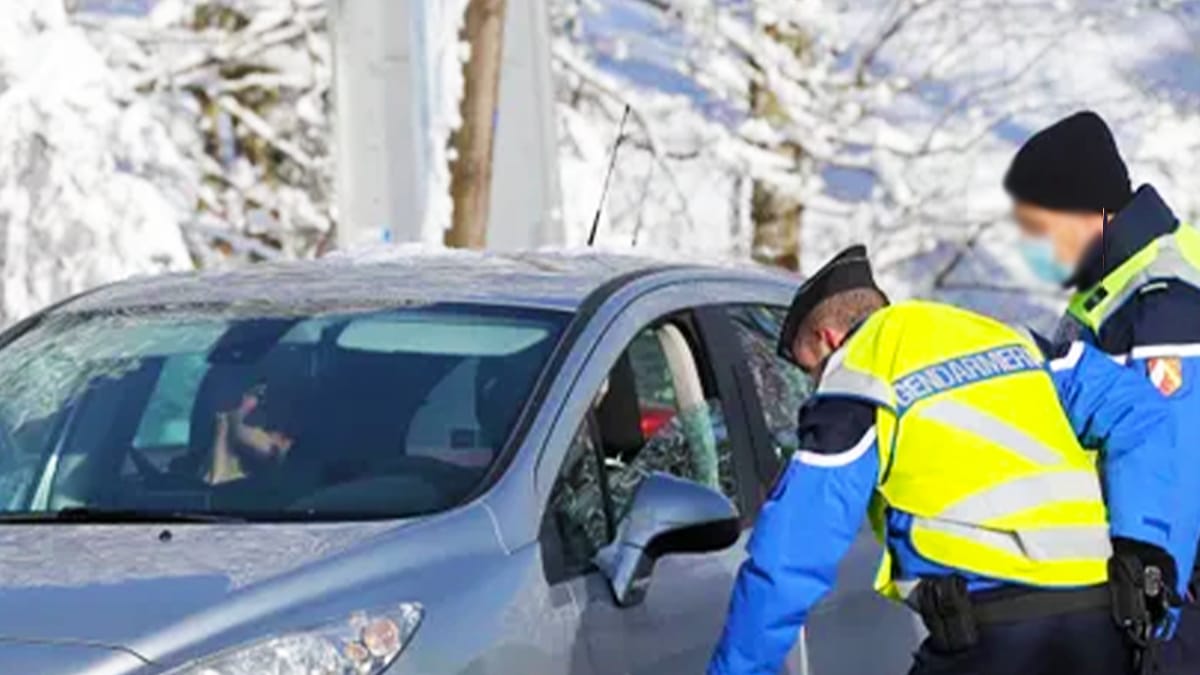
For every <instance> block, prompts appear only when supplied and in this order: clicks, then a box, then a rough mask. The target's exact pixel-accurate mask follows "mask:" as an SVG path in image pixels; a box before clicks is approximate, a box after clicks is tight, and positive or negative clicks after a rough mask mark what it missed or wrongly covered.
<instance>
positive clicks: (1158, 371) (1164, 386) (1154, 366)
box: [1146, 356, 1183, 396]
mask: <svg viewBox="0 0 1200 675" xmlns="http://www.w3.org/2000/svg"><path fill="white" fill-rule="evenodd" d="M1146 369H1147V371H1148V372H1149V374H1150V383H1151V384H1153V385H1154V386H1155V387H1156V388H1157V389H1158V391H1159V392H1161V393H1162V395H1163V396H1170V395H1172V394H1174V393H1175V392H1177V391H1179V390H1180V389H1182V388H1183V361H1182V360H1181V359H1180V358H1179V357H1178V356H1165V357H1158V358H1153V359H1149V360H1147V361H1146Z"/></svg>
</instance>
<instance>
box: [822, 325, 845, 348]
mask: <svg viewBox="0 0 1200 675" xmlns="http://www.w3.org/2000/svg"><path fill="white" fill-rule="evenodd" d="M817 335H818V337H820V339H821V342H822V343H823V344H824V345H825V346H826V347H828V348H829V352H830V353H833V352H836V351H837V350H838V349H839V348H840V347H841V346H842V343H843V342H845V341H846V333H845V332H843V331H840V330H838V329H836V328H833V327H831V326H822V327H821V328H818V329H817Z"/></svg>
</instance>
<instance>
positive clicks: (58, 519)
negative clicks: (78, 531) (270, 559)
mask: <svg viewBox="0 0 1200 675" xmlns="http://www.w3.org/2000/svg"><path fill="white" fill-rule="evenodd" d="M244 522H246V519H245V518H241V517H238V516H233V515H229V514H223V513H205V512H202V511H201V512H196V511H150V510H141V509H96V508H90V507H70V508H65V509H59V510H57V511H24V512H18V513H0V523H244Z"/></svg>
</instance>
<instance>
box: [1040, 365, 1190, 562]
mask: <svg viewBox="0 0 1200 675" xmlns="http://www.w3.org/2000/svg"><path fill="white" fill-rule="evenodd" d="M1062 351H1063V352H1064V353H1063V355H1062V356H1060V357H1059V358H1055V359H1053V360H1051V361H1050V371H1051V376H1052V377H1053V379H1054V383H1055V386H1056V387H1057V389H1058V393H1059V399H1060V400H1061V401H1062V406H1063V409H1064V410H1065V411H1066V413H1067V416H1068V417H1069V418H1070V420H1071V426H1072V427H1073V428H1074V430H1075V434H1076V435H1077V436H1078V437H1079V439H1080V441H1081V442H1082V443H1083V444H1084V445H1085V446H1086V447H1090V448H1096V449H1098V450H1099V451H1100V453H1101V455H1100V468H1101V473H1102V475H1103V478H1104V490H1105V502H1106V503H1107V505H1108V511H1109V522H1110V531H1111V532H1112V536H1114V537H1124V538H1127V539H1136V540H1138V541H1142V542H1145V543H1148V544H1153V545H1155V546H1159V547H1161V548H1164V549H1166V548H1168V542H1169V540H1170V538H1171V531H1172V528H1173V527H1175V526H1176V521H1177V519H1178V517H1179V510H1178V509H1177V508H1176V501H1177V495H1176V494H1175V492H1176V489H1175V488H1176V485H1177V481H1176V479H1175V476H1176V467H1177V464H1178V459H1179V451H1178V450H1177V448H1176V432H1175V419H1174V416H1173V415H1172V414H1171V411H1170V409H1169V408H1168V407H1167V405H1166V402H1165V401H1164V400H1163V398H1162V396H1160V395H1159V393H1158V390H1156V389H1155V388H1154V387H1153V386H1151V385H1150V383H1149V382H1147V381H1146V379H1145V378H1144V377H1142V376H1140V375H1139V374H1138V373H1137V372H1135V371H1133V370H1131V369H1129V368H1126V367H1124V366H1122V365H1120V364H1118V363H1116V362H1115V361H1113V360H1112V359H1111V358H1109V357H1108V356H1107V355H1106V354H1104V353H1103V352H1100V351H1098V350H1096V349H1094V348H1092V347H1090V346H1088V345H1085V344H1084V343H1082V342H1074V343H1071V344H1070V345H1069V346H1067V345H1064V346H1063V348H1062Z"/></svg>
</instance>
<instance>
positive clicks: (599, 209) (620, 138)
mask: <svg viewBox="0 0 1200 675" xmlns="http://www.w3.org/2000/svg"><path fill="white" fill-rule="evenodd" d="M630 110H631V108H630V107H629V104H628V103H626V104H625V112H624V113H623V114H622V115H621V124H620V126H618V127H617V140H616V141H614V142H613V149H612V155H611V156H610V157H609V160H608V173H607V174H605V176H604V188H603V189H602V190H601V191H600V203H599V204H597V205H596V216H595V217H594V218H592V233H591V234H589V235H588V242H587V245H588V248H591V247H592V245H593V244H595V243H596V230H598V229H599V228H600V214H601V213H603V212H604V199H605V198H606V197H608V185H609V182H610V181H612V175H613V169H614V168H616V166H617V153H618V152H620V150H621V143H624V142H625V123H626V122H627V121H629V112H630Z"/></svg>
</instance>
